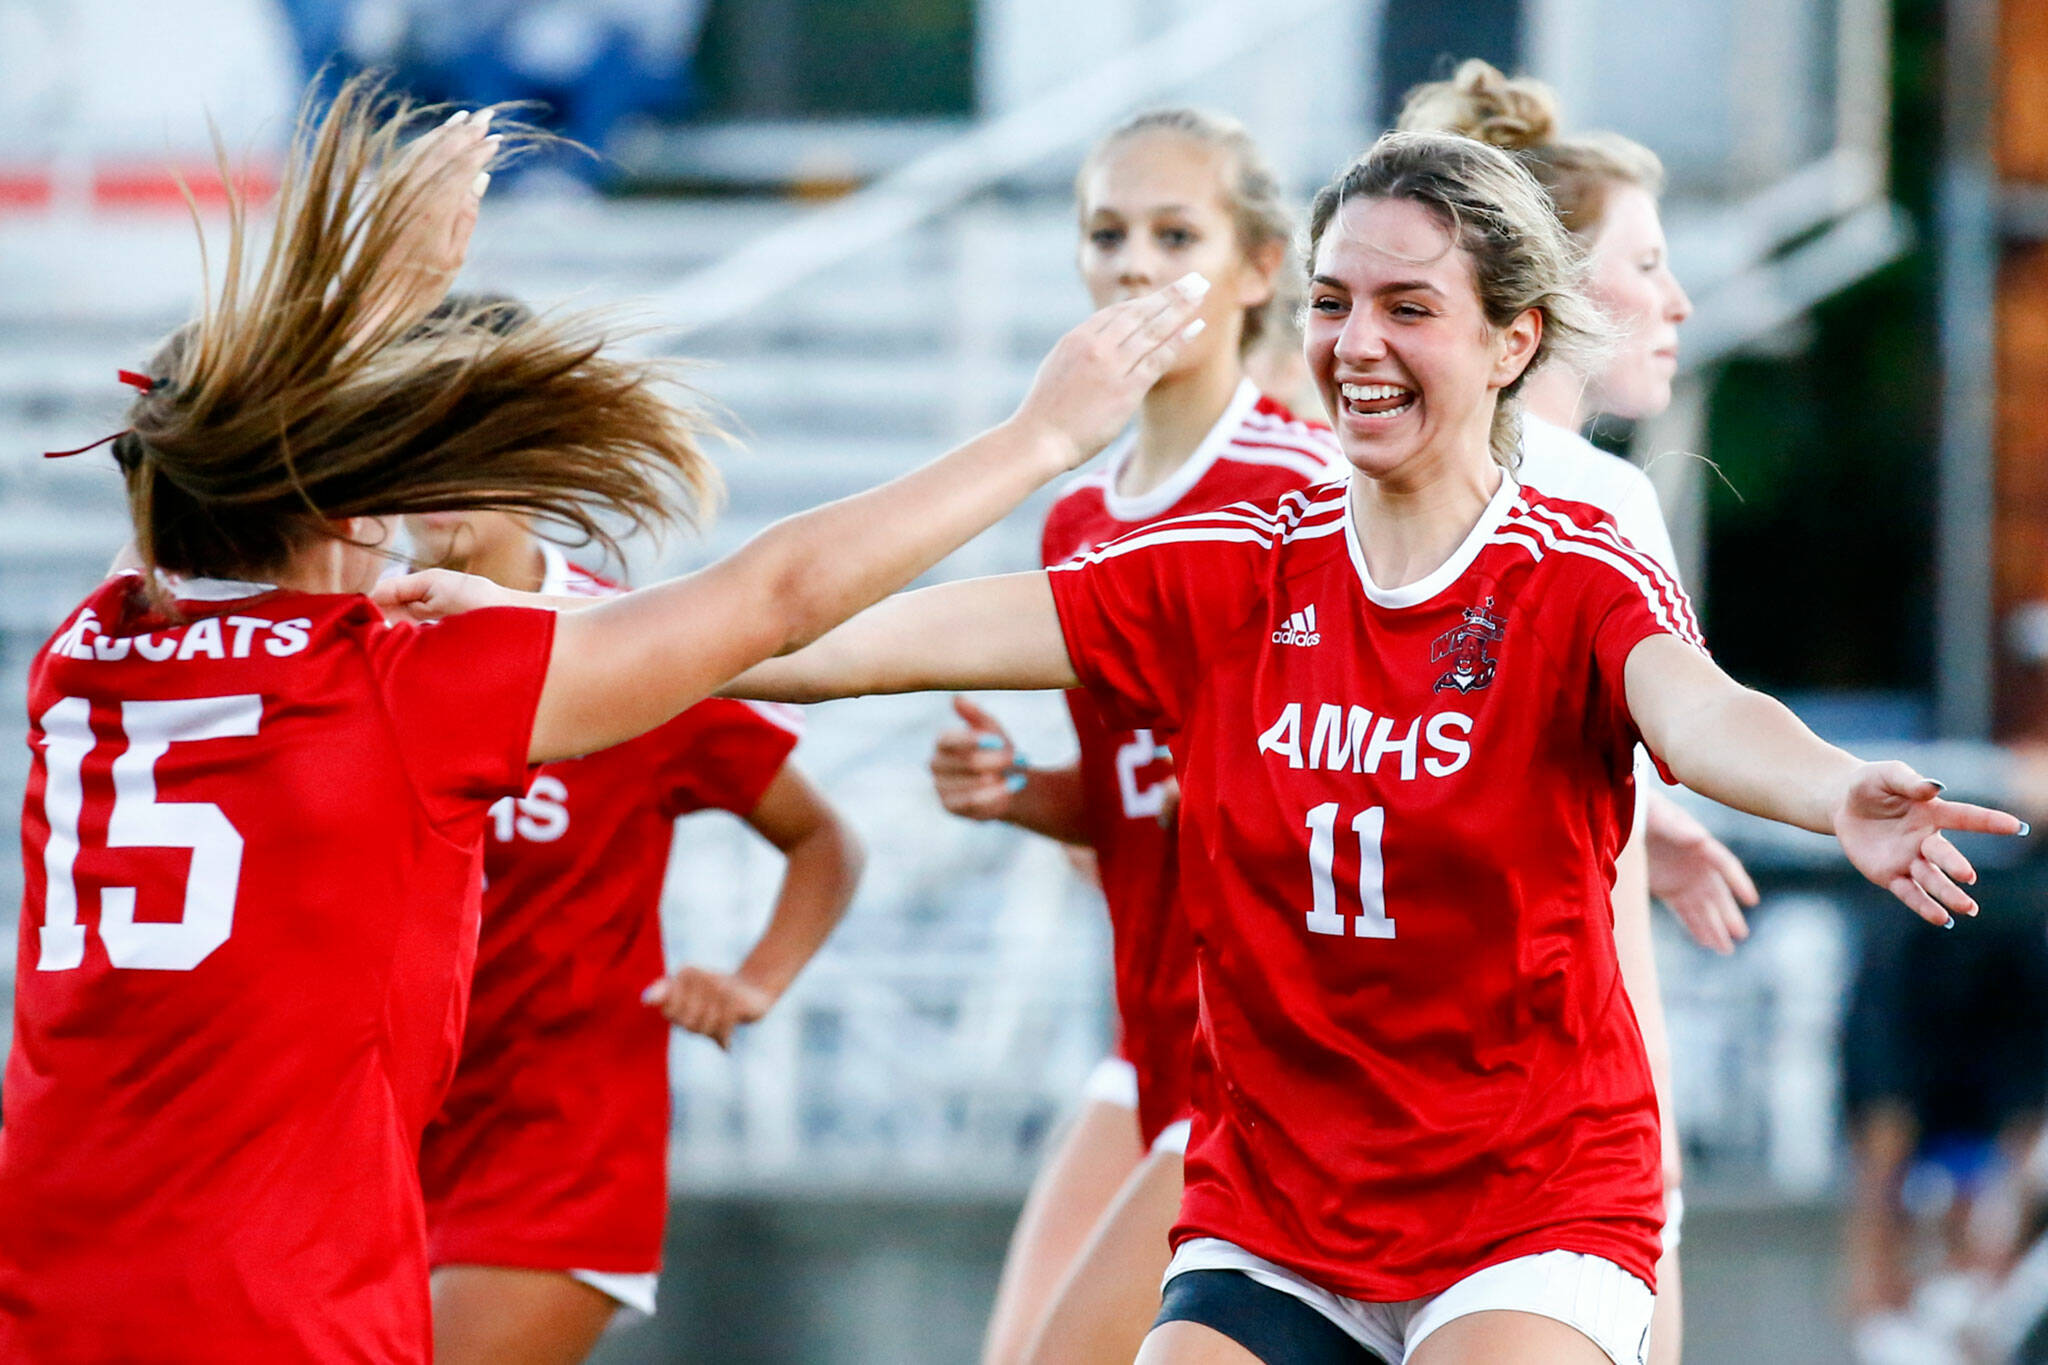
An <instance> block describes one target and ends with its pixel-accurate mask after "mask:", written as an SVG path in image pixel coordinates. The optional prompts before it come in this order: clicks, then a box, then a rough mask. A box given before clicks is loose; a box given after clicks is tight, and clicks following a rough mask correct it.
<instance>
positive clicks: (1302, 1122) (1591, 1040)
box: [1051, 476, 1698, 1301]
mask: <svg viewBox="0 0 2048 1365" xmlns="http://www.w3.org/2000/svg"><path fill="white" fill-rule="evenodd" d="M1354 477H1356V476H1354ZM1348 489H1349V485H1348V484H1330V485H1324V486H1322V487H1319V488H1316V489H1312V490H1309V491H1308V492H1305V493H1292V494H1287V495H1285V496H1283V497H1282V498H1280V499H1278V500H1277V501H1274V502H1269V503H1267V504H1265V505H1264V506H1262V507H1257V508H1229V509H1224V510H1221V511H1218V512H1214V513H1209V514H1206V515H1198V516H1193V517H1183V518H1180V519H1177V520H1175V521H1170V522H1164V523H1161V524H1159V525H1156V526H1153V527H1149V528H1147V529H1145V530H1143V531H1139V532H1137V533H1135V534H1133V535H1130V536H1126V537H1125V538H1123V539H1122V540H1119V541H1116V542H1115V543H1113V544H1111V545H1109V546H1107V547H1105V548H1104V549H1102V550H1100V551H1098V552H1096V553H1094V554H1092V555H1087V556H1084V557H1083V558H1081V559H1080V560H1077V561H1076V562H1075V563H1073V564H1072V565H1069V566H1065V567H1063V568H1061V569H1057V570H1055V571H1054V572H1053V573H1052V574H1051V582H1052V587H1053V592H1054V598H1055V601H1056V602H1057V604H1058V610H1059V614H1060V620H1061V625H1062V627H1063V629H1064V631H1065V635H1066V640H1067V648H1068V652H1069V654H1070V655H1071V657H1072V659H1073V663H1074V667H1075V670H1076V672H1077V673H1078V674H1079V675H1080V677H1081V679H1082V682H1083V684H1084V685H1085V686H1087V687H1088V688H1089V690H1090V691H1091V692H1092V693H1094V695H1095V696H1096V697H1098V698H1099V699H1100V700H1101V701H1102V703H1103V705H1104V707H1105V709H1106V711H1107V712H1108V713H1109V714H1111V715H1112V716H1114V717H1116V718H1118V719H1119V720H1120V721H1122V722H1123V723H1125V724H1131V725H1138V724H1150V725H1153V726H1157V727H1160V728H1163V729H1165V730H1168V731H1170V732H1172V733H1173V734H1174V736H1175V738H1174V741H1173V751H1174V760H1175V766H1176V768H1177V769H1178V771H1179V774H1180V783H1181V811H1180V875H1181V887H1180V903H1181V906H1182V908H1183V909H1184V910H1185V912H1186V913H1187V914H1188V916H1189V918H1190V919H1191V921H1192V924H1193V928H1194V934H1195V952H1196V959H1197V962H1198V964H1199V968H1200V980H1201V1024H1200V1043H1199V1046H1198V1050H1197V1055H1196V1065H1195V1073H1194V1109H1195V1117H1194V1131H1193V1135H1192V1140H1191V1142H1190V1145H1189V1148H1188V1158H1187V1184H1186V1194H1185V1199H1184V1202H1183V1205H1182V1210H1181V1220H1180V1223H1179V1226H1178V1227H1177V1228H1176V1230H1175V1239H1176V1241H1180V1240H1185V1239H1187V1238H1189V1237H1197V1236H1206V1237H1219V1238H1223V1239H1225V1240H1228V1241H1230V1242H1234V1243H1236V1244H1237V1245H1239V1246H1241V1247H1243V1248H1245V1249H1246V1250H1248V1251H1251V1252H1253V1253H1255V1254H1256V1255H1259V1256H1263V1257H1265V1258H1266V1259H1268V1260H1271V1261H1274V1262H1277V1263H1278V1264H1280V1265H1283V1266H1286V1267H1288V1268H1290V1269H1292V1270H1294V1271H1296V1272H1297V1273H1299V1274H1301V1275H1303V1276H1304V1277H1306V1278H1307V1279H1309V1280H1311V1281H1313V1282H1315V1283H1317V1284H1319V1285H1322V1286H1325V1287H1326V1288H1329V1289H1331V1290H1333V1291H1335V1292H1337V1293H1339V1294H1343V1295H1347V1296H1350V1297H1353V1298H1361V1299H1369V1300H1378V1301H1394V1300H1405V1299H1412V1298H1417V1297H1420V1296H1422V1295H1425V1294H1431V1293H1435V1292H1437V1291H1439V1290H1442V1289H1444V1288H1446V1287H1447V1286H1449V1285H1450V1284H1452V1283H1454V1282H1456V1281H1457V1280H1459V1279H1460V1278H1462V1277H1464V1276H1466V1275H1469V1274H1471V1273H1472V1272H1473V1271H1475V1270H1478V1269H1481V1268H1483V1267H1485V1266H1487V1265H1491V1264H1494V1263H1497V1262H1500V1261H1505V1260H1510V1259H1512V1258H1514V1257H1517V1256H1522V1255H1527V1254H1531V1253H1535V1252H1540V1251H1546V1250H1554V1249H1555V1250H1569V1251H1578V1252H1584V1253H1589V1254H1593V1255H1598V1256H1603V1257H1606V1258H1607V1259H1609V1260H1612V1261H1614V1262H1616V1263H1617V1264H1619V1265H1621V1266H1622V1267H1623V1268H1625V1269H1627V1270H1629V1271H1630V1272H1632V1273H1634V1274H1635V1275H1637V1276H1639V1277H1640V1278H1641V1279H1642V1280H1643V1281H1644V1282H1645V1283H1646V1284H1647V1283H1651V1282H1652V1280H1653V1275H1654V1271H1653V1266H1654V1263H1655V1261H1656V1258H1657V1254H1658V1234H1659V1230H1660V1227H1661V1224H1662V1218H1663V1187H1662V1181H1661V1178H1660V1175H1659V1163H1658V1134H1657V1107H1656V1100H1655V1097H1654V1094H1653V1092H1652V1090H1651V1085H1650V1072H1649V1067H1648V1065H1647V1063H1646V1061H1645V1058H1644V1054H1643V1045H1642V1038H1641V1035H1640V1032H1639V1031H1638V1029H1637V1026H1636V1022H1635V1018H1634V1015H1633V1013H1632V1012H1631V1010H1630V1008H1629V1004H1628V999H1627V996H1626V995H1625V994H1624V992H1623V990H1622V985H1621V975H1620V972H1619V969H1618V967H1617V965H1616V962H1615V950H1614V932H1613V912H1612V908H1611V901H1610V894H1609V893H1610V890H1611V887H1612V881H1613V875H1614V857H1615V854H1616V853H1617V852H1618V850H1619V849H1620V847H1621V843H1622V839H1623V836H1624V834H1625V832H1626V830H1627V827H1628V816H1629V812H1630V810H1631V808H1632V804H1633V791H1632V781H1633V779H1632V776H1631V768H1632V760H1633V754H1634V749H1635V745H1636V743H1637V742H1638V739H1639V736H1638V734H1637V732H1636V729H1635V726H1634V724H1633V722H1632V721H1631V719H1630V717H1629V713H1628V708H1627V705H1626V700H1625V692H1624V688H1623V684H1622V668H1623V664H1624V661H1625V660H1626V659H1627V658H1628V655H1629V652H1630V651H1631V650H1632V649H1633V648H1634V647H1635V646H1636V645H1637V644H1638V643H1639V642H1641V641H1642V640H1643V639H1645V638H1646V637H1648V636H1651V635H1654V634H1658V633H1660V632H1661V633H1669V634H1673V635H1676V636H1679V637H1681V638H1683V639H1686V640H1688V641H1692V642H1694V643H1697V639H1698V637H1697V632H1696V630H1695V627H1694V622H1693V618H1692V614H1691V609H1690V607H1689V606H1688V604H1687V602H1686V600H1685V597H1684V594H1683V593H1682V592H1681V591H1680V590H1679V588H1678V586H1677V584H1676V583H1674V582H1673V581H1672V580H1671V579H1670V577H1669V575H1667V574H1665V573H1664V572H1663V571H1662V570H1661V569H1659V568H1658V567H1657V565H1656V564H1655V562H1654V561H1653V560H1650V559H1649V558H1648V557H1646V556H1644V555H1641V554H1639V553H1637V552H1636V551H1635V550H1634V549H1633V548H1631V547H1630V546H1629V545H1628V543H1627V542H1626V541H1624V540H1623V539H1622V538H1621V537H1620V536H1619V535H1618V534H1617V533H1616V532H1615V531H1614V529H1613V525H1612V523H1611V522H1610V521H1609V520H1608V519H1607V517H1606V515H1605V514H1604V513H1602V512H1600V511H1599V510H1598V509H1595V508H1592V507H1588V506H1586V505H1584V504H1580V503H1568V502H1553V501H1550V500H1548V499H1545V498H1544V497H1543V496H1542V495H1541V494H1540V493H1538V492H1536V491H1534V490H1528V489H1523V488H1521V487H1519V486H1518V485H1517V484H1516V483H1515V482H1514V481H1513V480H1512V479H1508V478H1503V479H1502V480H1501V488H1500V491H1499V492H1498V493H1497V494H1496V495H1495V496H1494V498H1493V499H1492V500H1491V502H1490V503H1489V505H1488V506H1487V508H1486V509H1485V512H1484V513H1483V514H1482V516H1481V517H1480V519H1479V521H1478V523H1477V524H1476V525H1475V526H1474V528H1473V529H1472V531H1471V533H1470V534H1469V536H1467V538H1466V539H1465V541H1464V542H1463V544H1462V545H1461V546H1460V548H1459V549H1458V550H1457V551H1456V552H1455V553H1454V554H1453V555H1452V556H1451V558H1450V559H1449V560H1448V561H1447V562H1446V563H1445V564H1444V565H1443V566H1442V567H1441V568H1439V569H1438V570H1437V571H1436V572H1434V573H1432V574H1430V575H1428V576H1427V577H1426V578H1424V579H1422V580H1420V581H1418V582H1416V583H1413V584H1410V585H1407V586H1405V587H1401V588H1396V589H1382V588H1380V587H1378V586H1376V585H1375V584H1374V583H1373V582H1372V579H1371V576H1370V574H1369V572H1368V570H1367V567H1366V560H1365V556H1364V553H1363V551H1362V550H1361V548H1360V547H1359V545H1358V543H1357V538H1356V533H1355V531H1354V529H1353V526H1352V519H1351V516H1350V514H1349V505H1348ZM1311 611H1313V613H1314V624H1313V626H1312V627H1308V628H1304V623H1305V622H1306V621H1307V618H1308V616H1309V613H1310V612H1311Z"/></svg>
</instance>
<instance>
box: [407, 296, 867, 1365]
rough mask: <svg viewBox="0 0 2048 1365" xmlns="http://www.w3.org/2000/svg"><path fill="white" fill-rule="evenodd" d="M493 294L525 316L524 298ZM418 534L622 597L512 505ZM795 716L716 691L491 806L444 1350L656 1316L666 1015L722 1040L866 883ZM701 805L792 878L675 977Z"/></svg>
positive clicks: (427, 541) (493, 1363) (444, 1242)
mask: <svg viewBox="0 0 2048 1365" xmlns="http://www.w3.org/2000/svg"><path fill="white" fill-rule="evenodd" d="M496 306H497V308H498V309H499V310H501V311H503V312H505V313H506V315H507V317H508V319H510V320H512V321H514V322H515V323H516V322H517V321H521V320H523V315H524V310H523V309H521V308H519V306H518V305H516V304H511V303H509V302H500V303H499V304H498V305H496ZM406 529H407V531H408V533H409V535H410V537H411V540H412V543H413V550H414V558H415V559H416V560H418V561H421V562H425V563H430V564H440V565H446V566H448V567H453V568H460V569H463V570H465V571H467V572H471V573H480V574H482V575H484V576H485V577H487V578H490V579H491V580H492V581H494V582H497V583H502V584H504V585H506V586H507V587H512V588H520V589H526V590H532V591H538V592H540V593H543V594H546V595H549V596H587V597H592V598H604V597H611V596H614V595H616V594H617V593H618V591H619V589H618V588H617V587H616V586H615V585H613V584H611V583H609V582H607V581H606V580H605V579H603V578H601V577H599V576H598V575H596V574H593V573H590V572H589V571H587V570H585V569H583V568H580V567H578V566H577V565H574V564H571V563H570V562H569V561H568V559H567V557H566V556H564V555H563V554H562V552H561V551H560V550H559V549H557V548H556V547H555V546H554V545H553V544H551V543H550V542H548V541H546V540H543V539H541V538H540V537H539V536H537V535H535V534H534V532H533V529H532V527H531V526H530V525H529V523H528V522H527V520H526V519H525V518H523V517H520V516H517V515H515V514H512V513H509V512H435V513H428V514H426V515H424V516H419V517H412V518H408V519H407V523H406ZM798 728H799V723H798V718H797V714H796V712H795V711H794V710H792V709H791V708H788V707H780V706H775V705H773V704H761V705H756V704H754V703H751V702H742V701H731V700H726V699H723V698H712V699H709V700H706V701H701V702H699V703H697V704H696V705H695V706H692V707H691V708H689V709H688V710H687V711H684V712H683V713H682V714H681V715H679V716H677V717H676V718H675V719H674V720H672V721H670V722H668V723H667V724H666V725H663V726H660V727H659V728H657V729H654V730H650V731H649V732H648V733H646V734H645V735H642V736H640V737H639V738H638V739H633V740H628V741H627V742H626V743H624V744H621V745H617V746H615V747H613V748H610V749H606V750H604V751H602V752H601V753H595V754H590V755H586V756H584V757H580V758H571V759H565V760H562V761H559V762H555V763H550V764H547V765H546V766H545V767H542V768H541V769H539V770H538V771H537V772H536V773H535V774H534V776H533V778H532V780H531V782H530V783H529V784H528V786H527V789H526V794H525V795H524V796H521V797H516V798H515V797H509V796H507V797H502V798H500V799H499V800H498V802H497V804H495V805H493V806H492V807H491V810H490V820H489V822H488V825H487V829H486V836H485V844H484V897H483V932H482V935H481V938H480V940H479V943H478V945H477V961H476V972H475V978H474V984H473V985H472V987H471V990H470V1004H469V1024H468V1027H467V1029H466V1030H465V1031H464V1033H463V1038H462V1059H461V1062H460V1063H459V1065H458V1066H457V1068H456V1072H455V1080H454V1083H453V1085H451V1086H450V1088H449V1091H448V1096H447V1098H446V1099H445V1100H444V1101H443V1102H442V1105H441V1112H440V1114H439V1115H438V1116H437V1117H436V1118H435V1120H434V1122H433V1123H432V1124H430V1125H429V1126H428V1128H427V1134H426V1140H425V1141H424V1142H423V1143H422V1144H421V1148H420V1181H421V1185H422V1187H423V1189H424V1191H425V1194H426V1201H427V1255H428V1260H429V1263H430V1264H431V1265H432V1266H433V1267H434V1272H433V1295H434V1359H435V1360H437V1361H440V1362H442V1363H443V1365H465V1363H466V1362H469V1363H474V1365H522V1363H523V1365H549V1362H564V1363H565V1365H573V1362H576V1361H580V1360H582V1359H583V1358H584V1356H586V1355H587V1354H588V1353H589V1351H590V1348H591V1346H592V1345H593V1344H594V1343H595V1342H596V1340H597V1337H598V1335H599V1334H600V1333H601V1332H602V1331H603V1330H604V1327H605V1324H606V1323H607V1322H609V1321H610V1319H611V1316H612V1313H613V1310H614V1309H615V1308H616V1306H617V1305H618V1304H621V1303H623V1304H625V1305H627V1306H628V1307H631V1308H635V1309H638V1310H639V1311H641V1312H644V1313H652V1312H653V1311H654V1291H655V1277H656V1273H657V1271H658V1270H659V1268H660V1262H661V1238H662V1224H663V1221H664V1214H665V1212H666V1210H667V1206H668V1161H667V1158H668V1129H669V1091H668V1025H669V1023H670V1022H671V1021H673V1022H674V1023H676V1024H678V1025H679V1026H681V1027H684V1028H687V1029H690V1030H692V1031H694V1032H697V1033H702V1034H704V1035H706V1036H707V1037H710V1038H712V1039H715V1040H716V1041H717V1042H718V1043H719V1044H720V1045H721V1046H723V1045H726V1044H727V1043H729V1042H730V1040H731V1037H732V1033H733V1030H734V1029H735V1028H736V1027H737V1026H739V1025H740V1024H745V1023H752V1022H754V1021H755V1020H757V1019H760V1018H761V1017H762V1016H763V1015H764V1014H765V1013H766V1012H767V1011H768V1010H769V1009H770V1008H771V1007H772V1006H773V1005H774V1003H775V1001H776V1000H777V999H778V998H779V997H780V996H781V994H782V993H783V991H784V990H785V989H786V988H787V987H788V986H789V984H790V982H791V981H792V980H793V979H794V978H795V976H796V974H797V973H798V972H799V971H801V970H802V968H803V966H804V964H805V963H807V962H809V961H810V959H811V957H812V956H813V955H814V954H815V953H816V952H817V950H818V949H819V948H820V947H821V946H822V945H823V944H824V942H825V939H826V937H827V936H828V935H830V934H831V932H832V929H833V927H834V926H835V925H836V924H838V922H839V918H840V916H841V914H842V913H843V912H844V911H845V908H846V904H847V902H848V901H849V900H850V899H851V898H852V895H853V888H854V885H855V883H856V882H857V881H858V880H859V876H860V849H859V844H858V842H857V841H856V840H855V839H854V837H853V834H852V832H851V831H850V830H849V829H847V827H846V826H845V824H844V823H843V822H842V821H841V820H840V819H839V817H838V814H837V813H836V812H835V811H834V810H833V808H832V806H831V803H830V802H828V801H827V800H826V799H825V797H824V796H823V794H822V793H820V792H819V791H818V790H817V788H816V787H814V786H813V785H812V784H811V783H810V781H809V780H808V779H807V778H806V777H805V776H804V774H803V773H802V772H801V771H800V770H799V769H798V768H797V767H796V765H795V764H794V763H792V762H790V761H789V758H790V754H791V751H792V750H793V749H794V748H795V747H796V742H797V735H798ZM700 810H725V811H730V812H732V813H733V814H734V815H737V816H739V817H740V818H742V819H744V820H745V821H747V823H748V824H749V825H751V826H752V827H753V828H754V829H755V830H756V831H757V832H758V833H760V834H761V835H762V836H763V837H764V838H766V839H768V840H769V841H770V842H771V843H773V844H774V845H775V846H776V847H777V848H778V849H779V850H780V851H781V852H782V853H783V855H784V857H785V858H786V859H787V860H788V861H787V871H786V875H785V876H784V878H783V883H782V889H781V893H780V894H779V895H778V896H777V898H776V903H775V909H774V912H773V914H772V915H771V916H770V919H769V922H768V926H767V929H766V930H765V931H764V932H763V934H762V936H761V940H760V942H759V944H758V945H757V946H756V947H755V949H754V950H753V952H752V953H750V954H749V955H748V957H747V960H746V961H745V962H743V963H742V964H741V965H740V966H739V968H738V969H737V970H736V971H734V972H731V973H725V972H716V971H710V970H707V969H705V968H702V967H696V966H685V967H680V968H678V969H677V970H676V972H675V973H674V975H673V976H666V975H665V972H666V969H665V967H664V964H663V959H662V946H661V921H660V915H659V910H660V902H661V893H662V882H663V880H664V878H665V877H666V875H667V872H668V865H669V850H670V845H671V842H672V840H671V836H672V834H673V832H674V822H675V820H676V819H677V818H678V817H680V816H682V815H686V814H688V813H690V812H692V811H700ZM643 992H644V993H646V996H647V998H646V1000H645V1001H644V1002H643ZM650 1006H659V1007H660V1012H657V1010H656V1009H654V1008H651V1007H650ZM664 1014H665V1015H666V1016H667V1017H666V1018H664Z"/></svg>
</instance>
